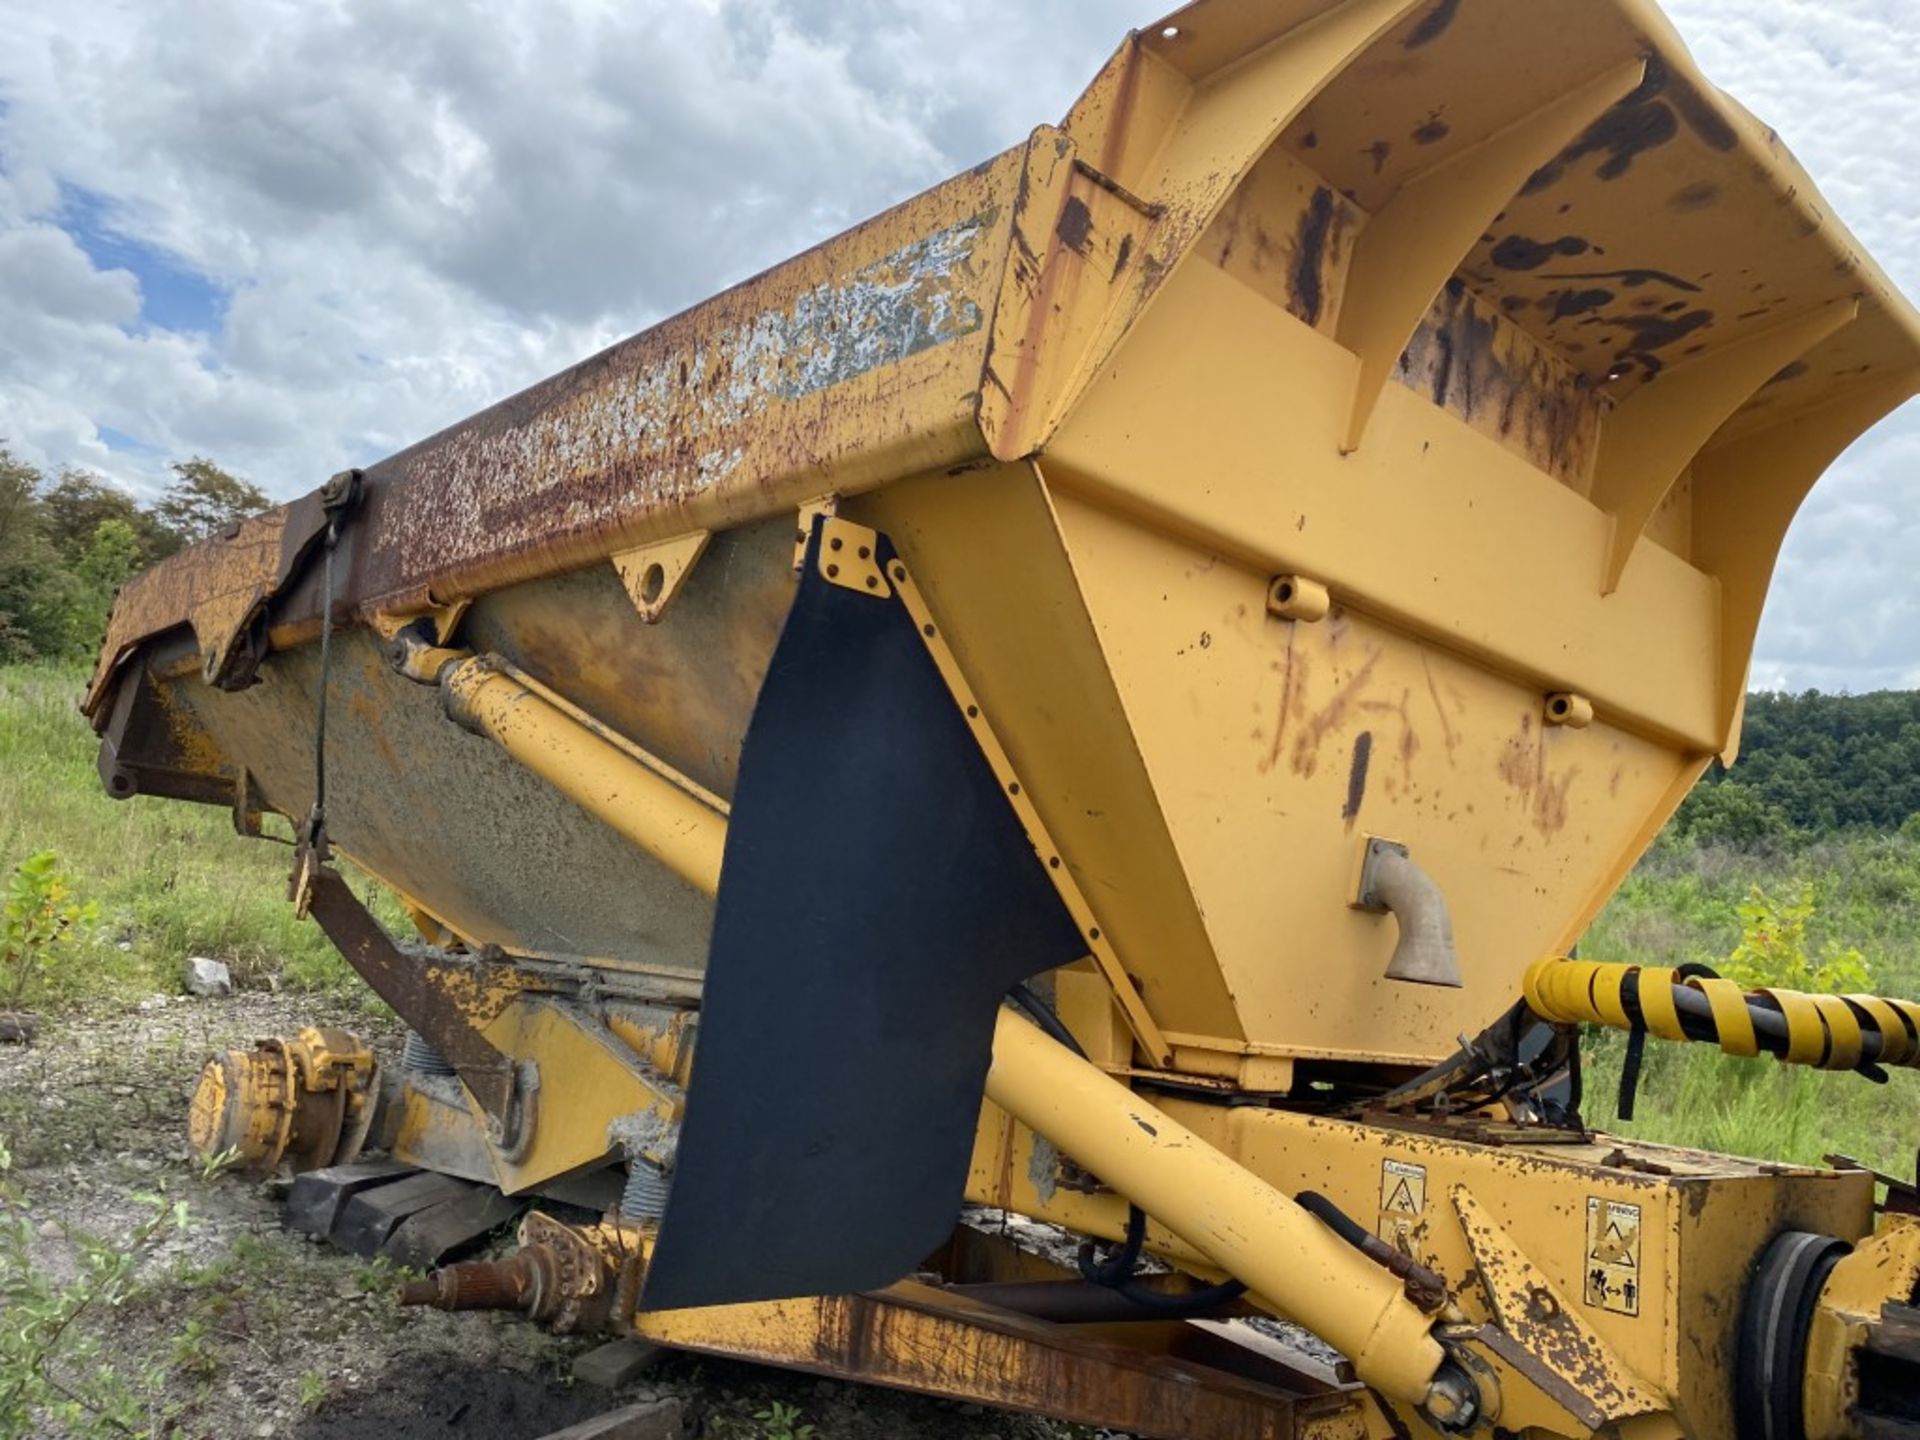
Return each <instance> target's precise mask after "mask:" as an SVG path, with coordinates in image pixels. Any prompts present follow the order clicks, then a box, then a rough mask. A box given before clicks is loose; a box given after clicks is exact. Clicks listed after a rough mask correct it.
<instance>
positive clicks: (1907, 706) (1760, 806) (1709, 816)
mask: <svg viewBox="0 0 1920 1440" xmlns="http://www.w3.org/2000/svg"><path fill="white" fill-rule="evenodd" d="M1678 824H1679V825H1680V827H1681V828H1682V829H1683V830H1685V831H1687V832H1689V833H1691V834H1693V835H1694V836H1696V837H1697V838H1699V839H1703V840H1718V841H1724V842H1727V843H1730V844H1736V845H1748V846H1751V845H1755V844H1765V843H1769V842H1773V841H1780V840H1786V839H1791V838H1793V837H1795V836H1817V835H1828V834H1832V833H1834V832H1836V831H1842V830H1899V829H1902V828H1906V829H1907V830H1908V831H1909V833H1915V834H1920V691H1913V690H1886V691H1880V692H1878V693H1875V694H1871V695H1823V694H1821V693H1820V692H1819V691H1817V690H1809V691H1807V692H1806V693H1805V694H1803V695H1775V694H1765V693H1761V694H1754V695H1750V696H1748V697H1747V720H1746V727H1745V729H1744V730H1743V731H1742V738H1741V744H1740V758H1739V761H1738V762H1737V763H1736V764H1735V765H1734V766H1733V768H1732V769H1730V770H1726V769H1721V768H1720V767H1719V766H1717V765H1716V766H1715V767H1714V772H1713V773H1712V774H1710V775H1708V776H1707V778H1706V779H1705V780H1704V781H1703V782H1702V783H1701V785H1700V787H1699V788H1698V789H1696V790H1695V791H1694V792H1693V794H1692V795H1691V796H1690V797H1688V800H1687V803H1686V804H1685V806H1683V807H1682V808H1681V811H1680V815H1679V820H1678Z"/></svg>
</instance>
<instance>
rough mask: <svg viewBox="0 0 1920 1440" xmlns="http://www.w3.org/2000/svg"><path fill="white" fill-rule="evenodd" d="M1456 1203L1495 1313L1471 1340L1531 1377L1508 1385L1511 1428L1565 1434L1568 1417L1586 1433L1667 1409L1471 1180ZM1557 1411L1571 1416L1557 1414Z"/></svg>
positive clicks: (1505, 1396) (1505, 1411)
mask: <svg viewBox="0 0 1920 1440" xmlns="http://www.w3.org/2000/svg"><path fill="white" fill-rule="evenodd" d="M1453 1208H1454V1210H1455V1212H1456V1213H1457V1214H1458V1215H1459V1217H1460V1224H1461V1228H1462V1229H1463V1230H1464V1231H1465V1232H1466V1237H1467V1245H1468V1248H1469V1249H1471V1250H1472V1252H1473V1261H1474V1268H1475V1270H1476V1271H1477V1272H1478V1273H1479V1276H1480V1284H1481V1288H1482V1290H1483V1291H1484V1292H1485V1296H1486V1301H1487V1305H1488V1308H1489V1309H1490V1310H1491V1311H1492V1313H1493V1318H1494V1324H1493V1325H1491V1326H1482V1327H1480V1328H1479V1329H1477V1330H1475V1331H1473V1332H1472V1334H1471V1338H1470V1340H1469V1342H1468V1343H1469V1346H1470V1348H1474V1349H1483V1350H1484V1351H1485V1352H1486V1353H1487V1354H1488V1355H1489V1356H1491V1357H1492V1358H1493V1359H1494V1360H1495V1361H1496V1362H1498V1367H1497V1368H1510V1369H1511V1370H1512V1371H1513V1372H1514V1374H1515V1375H1517V1377H1518V1378H1519V1379H1521V1380H1524V1381H1525V1382H1526V1384H1525V1386H1524V1387H1523V1386H1516V1385H1514V1384H1512V1383H1507V1384H1504V1385H1503V1386H1502V1387H1501V1397H1502V1413H1501V1416H1500V1423H1501V1424H1502V1425H1503V1426H1505V1427H1507V1428H1508V1429H1510V1430H1514V1431H1521V1430H1527V1429H1529V1428H1530V1427H1532V1426H1536V1425H1537V1426H1542V1427H1545V1428H1551V1429H1554V1430H1555V1431H1557V1432H1562V1433H1564V1427H1565V1424H1566V1419H1565V1417H1566V1416H1571V1417H1572V1418H1573V1419H1574V1420H1575V1421H1576V1422H1578V1423H1579V1425H1580V1426H1581V1427H1582V1428H1583V1431H1595V1430H1601V1429H1604V1428H1605V1427H1607V1426H1609V1425H1612V1424H1616V1423H1618V1422H1620V1421H1623V1420H1630V1419H1633V1418H1634V1417H1636V1416H1642V1415H1655V1414H1659V1413H1661V1412H1663V1411H1665V1410H1666V1409H1667V1403H1666V1400H1665V1399H1664V1398H1663V1397H1662V1396H1661V1394H1660V1393H1659V1392H1658V1391H1657V1390H1656V1389H1655V1388H1654V1387H1652V1386H1650V1385H1649V1384H1647V1382H1646V1381H1644V1380H1642V1379H1641V1378H1640V1377H1639V1376H1638V1375H1636V1374H1635V1373H1634V1372H1633V1370H1632V1369H1631V1368H1630V1367H1629V1366H1628V1365H1627V1363H1626V1362H1625V1361H1624V1360H1622V1359H1621V1358H1620V1357H1619V1355H1618V1354H1616V1353H1615V1352H1614V1350H1613V1348H1612V1347H1611V1346H1609V1345H1608V1344H1607V1342H1606V1341H1605V1340H1603V1339H1602V1338H1601V1337H1600V1335H1599V1333H1598V1332H1597V1331H1595V1330H1594V1328H1593V1327H1592V1326H1591V1325H1589V1324H1588V1323H1587V1322H1586V1320H1584V1319H1583V1318H1582V1317H1581V1315H1580V1314H1579V1312H1578V1311H1577V1310H1575V1309H1574V1308H1573V1306H1571V1305H1569V1304H1568V1303H1567V1300H1566V1297H1565V1296H1564V1295H1562V1294H1561V1293H1560V1292H1559V1290H1558V1289H1556V1288H1555V1286H1554V1285H1553V1283H1552V1281H1550V1280H1549V1279H1548V1278H1547V1276H1546V1273H1545V1272H1544V1271H1542V1270H1541V1269H1540V1267H1539V1266H1537V1265H1535V1264H1534V1263H1533V1261H1532V1260H1530V1259H1529V1258H1528V1257H1527V1255H1526V1252H1525V1251H1523V1250H1521V1249H1520V1247H1519V1246H1518V1245H1516V1244H1514V1242H1513V1239H1512V1237H1511V1236H1509V1235H1508V1234H1507V1232H1506V1231H1505V1230H1504V1229H1502V1228H1501V1227H1500V1225H1499V1224H1498V1223H1497V1222H1496V1221H1495V1220H1494V1219H1493V1218H1492V1217H1491V1216H1490V1215H1488V1214H1487V1212H1486V1211H1485V1210H1484V1209H1483V1208H1482V1207H1481V1205H1480V1203H1479V1202H1478V1201H1477V1200H1475V1199H1474V1198H1473V1195H1472V1194H1471V1193H1470V1192H1469V1191H1468V1190H1467V1188H1466V1187H1465V1186H1464V1185H1456V1186H1455V1187H1454V1188H1453ZM1528 1390H1532V1391H1534V1392H1537V1394H1538V1396H1539V1397H1540V1399H1542V1400H1544V1401H1546V1402H1547V1404H1546V1406H1541V1405H1540V1404H1539V1402H1538V1401H1536V1400H1534V1397H1533V1396H1530V1395H1528V1394H1527V1393H1526V1392H1527V1391H1528ZM1555 1409H1557V1410H1559V1411H1561V1412H1563V1414H1562V1415H1555V1414H1554V1413H1553V1411H1554V1410H1555Z"/></svg>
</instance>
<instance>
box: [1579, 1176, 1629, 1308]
mask: <svg viewBox="0 0 1920 1440" xmlns="http://www.w3.org/2000/svg"><path fill="white" fill-rule="evenodd" d="M1587 1304H1589V1305H1591V1306H1593V1307H1595V1308H1596V1309H1599V1310H1611V1311H1612V1312H1613V1313H1614V1314H1616V1315H1638V1314H1639V1313H1640V1207H1639V1206H1638V1205H1628V1204H1626V1203H1625V1202H1623V1201H1620V1200H1602V1199H1600V1198H1599V1197H1597V1196H1589V1197H1588V1199H1587Z"/></svg>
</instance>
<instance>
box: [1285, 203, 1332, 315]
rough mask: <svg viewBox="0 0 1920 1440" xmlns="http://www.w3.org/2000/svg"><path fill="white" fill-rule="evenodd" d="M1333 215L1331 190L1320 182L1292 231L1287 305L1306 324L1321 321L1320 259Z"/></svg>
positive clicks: (1322, 279) (1322, 274)
mask: <svg viewBox="0 0 1920 1440" xmlns="http://www.w3.org/2000/svg"><path fill="white" fill-rule="evenodd" d="M1334 215H1335V207H1334V198H1333V191H1331V190H1329V189H1328V188H1327V187H1326V186H1324V185H1322V186H1320V187H1319V189H1317V190H1315V191H1314V192H1313V198H1312V199H1311V200H1309V201H1308V202H1307V208H1306V210H1305V211H1303V212H1302V213H1301V216H1300V228H1299V229H1298V231H1296V232H1295V240H1294V250H1293V269H1292V272H1291V274H1292V282H1293V283H1292V290H1291V300H1292V303H1291V304H1290V306H1289V308H1290V309H1291V310H1292V311H1293V312H1294V314H1296V315H1298V316H1299V317H1300V318H1301V319H1302V320H1304V321H1306V323H1307V324H1309V325H1318V324H1319V323H1320V311H1321V308H1322V307H1323V306H1324V305H1325V303H1326V290H1325V272H1324V270H1323V268H1322V261H1323V257H1324V256H1325V253H1326V249H1327V240H1328V237H1329V236H1330V235H1331V234H1332V233H1333V224H1334Z"/></svg>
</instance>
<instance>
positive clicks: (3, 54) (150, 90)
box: [0, 0, 1920, 691]
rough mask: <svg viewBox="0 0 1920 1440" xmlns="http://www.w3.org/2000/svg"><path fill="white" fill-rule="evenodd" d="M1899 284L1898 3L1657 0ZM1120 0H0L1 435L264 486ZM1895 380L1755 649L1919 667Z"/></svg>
mask: <svg viewBox="0 0 1920 1440" xmlns="http://www.w3.org/2000/svg"><path fill="white" fill-rule="evenodd" d="M1668 9H1669V12H1670V13H1671V14H1673V16H1674V17H1675V19H1676V20H1677V22H1678V24H1679V26H1680V28H1681V30H1682V32H1683V33H1684V34H1685V35H1686V37H1687V39H1688V41H1689V42H1690V43H1691V44H1692V46H1693V47H1694V50H1695V53H1696V55H1697V56H1698V57H1699V59H1700V61H1701V63H1702V65H1703V66H1704V68H1705V69H1706V71H1707V73H1708V74H1709V75H1710V76H1712V77H1713V78H1714V79H1716V80H1717V81H1719V82H1720V83H1721V84H1722V85H1724V86H1725V87H1726V88H1728V89H1729V90H1731V91H1733V92H1734V93H1735V94H1736V95H1738V96H1740V97H1741V98H1742V99H1743V100H1744V101H1745V102H1746V103H1747V104H1748V106H1749V107H1750V108H1751V109H1753V110H1754V111H1755V112H1756V113H1758V114H1759V115H1761V116H1762V117H1764V118H1765V119H1766V120H1768V121H1769V122H1771V123H1772V124H1774V125H1775V126H1776V127H1777V128H1778V129H1779V130H1780V131H1781V133H1782V134H1783V135H1784V136H1785V137H1786V139H1787V140H1788V142H1789V143H1790V144H1791V145H1792V146H1793V147H1794V148H1795V150H1796V151H1797V152H1798V154H1799V156H1800V158H1801V160H1802V161H1803V162H1804V163H1805V164H1806V165H1807V167H1808V169H1809V170H1811V171H1812V173H1813V174H1814V176H1815V177H1816V179H1818V180H1819V181H1820V182H1821V184H1822V185H1823V187H1824V188H1825V190H1826V192H1827V194H1828V196H1829V198H1830V199H1831V200H1832V201H1833V203H1834V204H1835V206H1836V207H1837V208H1838V210H1839V212H1840V214H1841V215H1842V217H1843V218H1844V219H1846V221H1847V222H1848V223H1849V224H1850V225H1852V226H1853V228H1854V229H1855V230H1856V231H1857V232H1858V233H1859V234H1860V235H1861V236H1862V237H1863V239H1864V240H1865V241H1866V243H1867V246H1868V248H1869V249H1870V250H1871V251H1873V252H1874V253H1875V254H1876V255H1877V256H1878V258H1879V259H1880V261H1881V263H1882V264H1883V265H1885V266H1886V268H1887V269H1888V270H1889V272H1890V273H1891V274H1892V275H1893V277H1894V279H1895V280H1896V281H1897V282H1899V283H1900V284H1901V285H1903V286H1904V287H1905V288H1906V289H1907V290H1908V292H1909V293H1910V294H1920V167H1916V166H1914V165H1913V164H1912V162H1911V156H1912V153H1913V149H1912V145H1913V141H1912V137H1913V136H1914V135H1916V134H1920V5H1916V4H1914V3H1912V0H1669V3H1668ZM1152 18H1153V4H1152V0H1145V3H1144V4H1143V3H1140V0H1040V3H1035V0H484V3H481V0H420V3H399V0H0V36H4V37H5V40H4V42H3V43H0V439H4V440H5V442H6V443H7V444H9V445H10V446H11V447H12V448H13V450H14V451H15V453H17V454H19V455H21V456H22V457H23V458H26V459H28V460H31V461H33V462H35V463H37V464H40V465H43V466H46V467H48V468H58V467H61V466H64V465H81V466H86V467H89V468H92V469H95V470H98V471H100V472H103V473H105V474H107V475H109V476H111V477H113V478H114V479H116V480H119V481H120V482H122V483H124V484H126V485H128V486H130V487H132V488H134V489H136V490H142V491H151V490H152V489H153V488H154V487H155V486H156V485H157V484H159V483H161V482H162V480H163V478H164V475H165V465H166V462H167V461H169V460H172V459H179V458H184V457H186V456H188V455H192V454H205V455H209V456H212V457H214V458H215V459H217V460H219V461H220V462H221V463H223V464H225V465H227V466H228V467H229V468H231V469H234V470H237V471H239V472H241V473H243V474H245V475H247V476H249V477H250V478H252V479H254V480H256V481H258V482H259V483H261V484H262V485H264V486H265V487H266V488H267V489H268V490H269V491H270V492H272V493H273V494H274V495H276V496H278V497H282V498H284V497H288V496H292V495H295V494H298V493H301V492H303V491H305V490H308V489H310V488H312V487H313V486H314V485H315V484H316V483H318V481H319V480H320V479H322V478H324V477H325V476H326V475H327V474H329V473H331V472H332V471H334V470H336V469H339V468H340V467H341V466H342V465H345V464H356V463H366V462H369V461H371V460H374V459H377V458H379V457H380V456H382V455H385V454H387V453H390V452H391V451H393V450H395V449H398V448H399V447H401V446H402V445H405V444H407V443H409V442H410V441H412V440H415V439H418V438H420V437H421V436H423V435H426V434H428V433H430V432H432V431H433V430H436V429H438V428H439V427H441V426H443V425H445V424H447V423H449V422H451V421H454V420H457V419H459V418H460V417H462V416H464V415H466V414H468V413H470V412H472V411H473V410H475V409H478V408H479V407H481V406H483V405H486V404H488V403H490V402H491V401H493V400H495V399H498V398H499V397H501V396H503V395H505V394H508V393H510V392H512V391H514V390H516V389H518V388H520V387H521V386H523V385H525V384H527V383H529V382H531V381H533V380H536V379H538V378H540V377H542V376H544V375H546V374H549V373H551V372H552V371H554V370H557V369H560V368H561V367H563V366H565V365H567V364H569V363H571V362H572V361H574V360H577V359H579V358H581V357H582V356H584V355H586V354H588V353H590V352H592V351H593V350H596V349H598V348H599V347H601V346H603V345H605V344H607V343H609V342H611V341H613V340H615V339H618V338H620V337H621V336H623V335H627V334H630V333H632V332H633V331H635V330H639V329H642V328H644V327H645V326H647V325H648V324H650V323H652V322H653V321H655V320H657V319H659V318H661V317H663V316H665V315H669V314H671V313H673V312H674V311H676V310H679V309H681V308H683V307H684V306H686V305H688V304H690V303H692V302H694V301H696V300H699V299H701V298H703V297H704V296H706V295H708V294H711V293H712V292H713V291H715V290H717V289H719V288H721V287H722V286H724V285H727V284H729V283H731V282H733V281H735V280H738V279H741V278H743V277H745V276H747V275H750V274H752V273H753V272H755V271H756V270H759V269H761V268H763V267H764V266H766V265H768V264H771V263H773V262H775V261H778V260H780V259H782V258H784V257H785V256H787V255H789V254H791V253H793V252H794V251H796V250H798V249H800V248H802V247H804V246H806V245H809V244H811V243H813V242H814V241H816V240H819V239H821V238H824V237H825V236H828V235H831V234H833V233H835V232H837V231H839V230H842V229H844V228H845V227H846V226H847V225H849V224H851V223H854V222H855V221H858V220H860V219H862V218H863V217H865V216H866V215H869V214H871V213H872V212H874V211H876V210H878V209H881V208H883V207H884V206H886V205H887V204H889V203H891V202H893V201H895V200H897V199H900V198H902V197H904V196H906V195H908V194H910V193H912V192H914V191H916V190H918V189H921V188H923V187H925V186H926V185H928V184H931V183H933V182H935V181H937V180H940V179H942V178H944V177H945V176H947V175H948V174H950V173H952V172H953V171H955V170H958V169H960V168H962V167H964V166H968V165H971V164H974V163H975V162H977V161H979V160H981V159H983V158H985V157H986V156H988V155H990V154H993V153H995V152H997V151H999V150H1001V149H1004V148H1005V147H1007V146H1009V145H1011V144H1014V143H1016V142H1017V141H1018V140H1020V139H1021V138H1022V137H1023V136H1024V135H1025V134H1026V133H1027V132H1028V131H1029V130H1030V129H1031V128H1032V126H1033V125H1034V124H1035V123H1037V122H1039V121H1042V120H1055V119H1058V118H1059V116H1060V115H1061V114H1062V113H1063V112H1064V111H1065V109H1066V106H1067V104H1068V103H1069V102H1070V100H1071V99H1072V97H1073V96H1074V95H1075V94H1076V93H1077V92H1078V90H1079V89H1080V87H1081V85H1082V84H1083V83H1084V82H1085V81H1086V80H1087V79H1088V78H1089V77H1090V76H1091V75H1092V74H1093V72H1094V71H1095V69H1097V68H1098V66H1099V64H1100V63H1101V61H1102V60H1103V59H1104V58H1105V57H1106V55H1107V54H1108V53H1109V52H1110V51H1111V49H1112V48H1113V46H1114V44H1115V43H1116V42H1117V41H1118V39H1119V38H1120V36H1121V35H1122V34H1123V33H1124V32H1125V31H1126V29H1127V28H1128V27H1129V26H1131V25H1136V24H1141V23H1144V22H1146V21H1148V20H1150V19H1152ZM1916 562H1920V407H1910V408H1909V409H1908V410H1907V411H1906V412H1905V413H1903V414H1902V415H1901V416H1899V417H1896V418H1895V419H1894V420H1892V421H1890V422H1889V423H1887V424H1886V425H1884V426H1882V427H1881V429H1880V430H1879V431H1878V432H1876V433H1875V434H1874V435H1873V436H1871V437H1869V438H1868V439H1867V440H1865V441H1863V442H1862V443H1861V444H1860V445H1859V446H1857V447H1856V448H1855V449H1854V450H1853V452H1852V453H1851V454H1850V455H1849V456H1848V457H1847V458H1846V459H1845V460H1844V461H1843V462H1842V463H1841V465H1840V466H1839V467H1838V468H1837V469H1836V470H1835V471H1834V472H1833V474H1831V475H1830V476H1829V477H1828V479H1827V480H1826V482H1825V483H1824V484H1823V486H1822V487H1821V489H1820V490H1819V491H1818V492H1816V498H1815V499H1814V501H1813V502H1812V503H1811V504H1810V505H1809V507H1808V509H1807V511H1806V512H1805V513H1804V515H1803V516H1802V518H1801V521H1800V523H1799V525H1798V526H1797V528H1796V530H1795V532H1794V534H1793V537H1792V539H1791V541H1790V542H1789V547H1788V555H1787V559H1786V562H1785V569H1784V572H1783V581H1784V583H1783V585H1782V587H1781V590H1782V591H1783V592H1784V593H1781V594H1780V595H1779V598H1778V599H1777V600H1776V602H1775V604H1774V606H1773V608H1772V610H1771V612H1770V613H1769V616H1768V619H1767V624H1766V626H1765V629H1764V630H1763V632H1762V637H1761V646H1760V656H1759V659H1758V661H1757V663H1756V668H1755V683H1756V684H1759V685H1763V686H1770V687H1772V686H1777V687H1785V688H1791V689H1801V688H1806V687H1810V686H1818V687H1820V688H1823V689H1852V690H1856V691H1857V690H1866V689H1873V688H1878V687H1883V686H1902V687H1907V686H1920V564H1917V563H1916Z"/></svg>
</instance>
